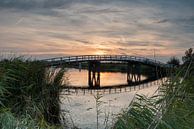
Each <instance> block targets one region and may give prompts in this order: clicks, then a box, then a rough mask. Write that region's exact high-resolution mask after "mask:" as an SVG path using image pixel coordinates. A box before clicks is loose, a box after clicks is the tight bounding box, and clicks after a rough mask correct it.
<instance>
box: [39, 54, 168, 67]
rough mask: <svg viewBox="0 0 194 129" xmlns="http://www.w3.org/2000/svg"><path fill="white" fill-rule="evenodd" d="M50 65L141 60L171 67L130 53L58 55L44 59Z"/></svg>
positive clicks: (150, 63)
mask: <svg viewBox="0 0 194 129" xmlns="http://www.w3.org/2000/svg"><path fill="white" fill-rule="evenodd" d="M42 61H45V62H47V63H49V64H50V65H60V64H65V63H73V62H86V61H121V62H139V63H142V64H146V65H152V66H159V67H169V66H168V65H166V64H164V63H162V62H160V61H156V60H153V59H149V58H145V57H138V56H128V55H81V56H64V57H56V58H50V59H44V60H42Z"/></svg>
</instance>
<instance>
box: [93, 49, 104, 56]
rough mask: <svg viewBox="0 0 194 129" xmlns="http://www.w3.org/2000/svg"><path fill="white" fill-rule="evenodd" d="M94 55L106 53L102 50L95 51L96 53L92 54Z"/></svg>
mask: <svg viewBox="0 0 194 129" xmlns="http://www.w3.org/2000/svg"><path fill="white" fill-rule="evenodd" d="M94 54H95V55H105V54H106V52H105V51H103V50H97V51H96V52H94Z"/></svg>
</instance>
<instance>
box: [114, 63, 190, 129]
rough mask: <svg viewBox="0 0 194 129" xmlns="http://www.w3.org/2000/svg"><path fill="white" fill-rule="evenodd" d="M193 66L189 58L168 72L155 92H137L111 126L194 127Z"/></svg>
mask: <svg viewBox="0 0 194 129" xmlns="http://www.w3.org/2000/svg"><path fill="white" fill-rule="evenodd" d="M193 70H194V65H193V63H192V61H191V62H190V63H189V64H187V65H183V66H182V67H180V68H179V69H177V71H176V73H174V74H171V76H170V77H169V78H168V80H167V81H166V83H164V84H163V85H161V86H160V88H159V89H158V93H159V94H157V95H154V96H152V97H146V96H142V95H137V96H136V98H135V100H134V102H133V103H131V104H130V105H129V107H128V109H126V110H125V111H123V112H122V113H120V114H119V115H118V117H117V122H116V123H115V125H114V128H115V129H192V128H194V110H193V106H194V75H193V74H192V73H193Z"/></svg>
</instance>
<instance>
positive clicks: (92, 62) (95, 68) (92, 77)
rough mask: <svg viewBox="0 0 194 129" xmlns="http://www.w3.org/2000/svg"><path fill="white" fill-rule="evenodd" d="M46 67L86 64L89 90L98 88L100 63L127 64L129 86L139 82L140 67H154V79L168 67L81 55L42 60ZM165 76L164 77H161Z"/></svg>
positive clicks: (146, 60) (132, 58) (149, 61)
mask: <svg viewBox="0 0 194 129" xmlns="http://www.w3.org/2000/svg"><path fill="white" fill-rule="evenodd" d="M42 61H44V62H46V63H47V66H61V65H63V64H67V63H68V64H69V63H77V62H88V86H89V87H90V88H100V64H101V62H102V61H105V62H106V61H107V62H114V61H116V62H127V64H128V65H127V71H126V73H127V82H128V84H129V85H131V84H134V83H138V82H140V81H141V65H148V66H150V67H155V77H156V78H158V77H159V75H158V74H157V73H158V72H160V73H161V72H162V73H164V71H165V69H167V68H169V66H168V65H166V64H164V63H162V62H160V61H156V60H153V59H149V58H145V57H138V56H128V55H81V56H65V57H56V58H50V59H44V60H42ZM162 76H165V75H162Z"/></svg>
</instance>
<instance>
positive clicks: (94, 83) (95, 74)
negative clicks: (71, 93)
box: [88, 61, 100, 88]
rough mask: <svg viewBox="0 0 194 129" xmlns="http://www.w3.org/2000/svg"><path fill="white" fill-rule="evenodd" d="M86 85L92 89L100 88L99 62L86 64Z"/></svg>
mask: <svg viewBox="0 0 194 129" xmlns="http://www.w3.org/2000/svg"><path fill="white" fill-rule="evenodd" d="M88 85H89V87H90V88H92V87H97V88H98V87H100V61H89V62H88Z"/></svg>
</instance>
